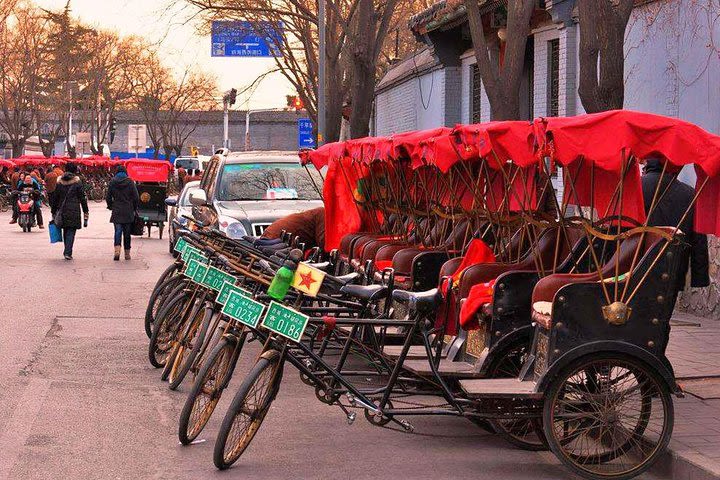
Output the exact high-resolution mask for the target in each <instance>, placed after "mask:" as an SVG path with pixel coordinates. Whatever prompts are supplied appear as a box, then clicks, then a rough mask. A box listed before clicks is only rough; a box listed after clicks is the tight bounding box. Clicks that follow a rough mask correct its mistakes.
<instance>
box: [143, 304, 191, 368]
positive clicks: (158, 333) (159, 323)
mask: <svg viewBox="0 0 720 480" xmlns="http://www.w3.org/2000/svg"><path fill="white" fill-rule="evenodd" d="M187 300H188V296H187V295H186V294H185V292H181V293H180V294H178V295H176V296H175V297H174V298H173V299H172V300H170V302H169V303H168V304H167V305H165V306H164V307H163V309H162V310H161V311H160V313H159V314H158V317H157V318H156V319H155V324H154V327H153V333H152V336H151V337H150V343H149V345H148V357H149V359H150V364H151V365H152V366H153V367H155V368H162V367H164V366H165V364H166V363H167V357H164V358H163V357H162V356H159V355H158V354H159V353H170V349H169V348H162V349H159V348H158V343H159V342H162V344H163V345H165V344H166V343H169V344H172V341H173V339H172V338H169V337H171V336H173V334H174V332H173V330H174V327H177V322H179V321H180V319H179V318H177V316H178V315H179V313H180V312H182V308H183V306H184V303H185V302H186V301H187ZM168 347H170V345H168Z"/></svg>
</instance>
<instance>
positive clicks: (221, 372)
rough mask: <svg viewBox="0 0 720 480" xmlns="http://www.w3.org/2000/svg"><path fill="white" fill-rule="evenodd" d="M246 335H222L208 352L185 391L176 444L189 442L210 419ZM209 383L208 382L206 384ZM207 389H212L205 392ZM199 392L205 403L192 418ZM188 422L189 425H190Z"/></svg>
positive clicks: (233, 367) (228, 379) (187, 443)
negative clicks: (208, 354) (229, 337)
mask: <svg viewBox="0 0 720 480" xmlns="http://www.w3.org/2000/svg"><path fill="white" fill-rule="evenodd" d="M245 337H246V334H245V333H243V334H242V335H241V336H240V338H238V339H237V340H232V341H231V340H228V339H227V338H222V339H221V340H220V342H219V343H218V344H217V345H216V346H215V348H214V349H213V351H212V352H211V353H210V356H209V357H208V359H207V361H206V362H205V363H204V364H203V366H202V367H201V368H200V372H199V373H198V376H197V379H196V380H195V383H194V384H193V386H192V389H191V390H190V393H189V394H188V397H187V400H185V405H184V406H183V409H182V412H181V413H180V426H179V429H178V437H179V439H180V443H182V444H183V445H189V444H190V443H192V441H193V440H195V439H196V438H197V436H198V435H199V434H200V432H202V431H203V429H204V428H205V425H207V422H208V421H209V420H210V417H211V416H212V414H213V412H214V411H215V407H217V404H218V402H219V401H220V398H221V397H222V394H223V392H224V391H225V388H226V387H227V385H228V383H229V381H230V377H232V374H233V371H234V370H235V366H236V365H237V360H238V357H239V356H240V352H241V351H242V347H243V344H244V343H245ZM210 382H212V384H211V385H207V384H208V383H210ZM208 389H212V390H211V392H210V393H209V394H208V393H207V391H208ZM201 395H205V396H209V397H210V398H209V400H208V403H207V404H206V405H205V406H204V407H203V408H202V412H201V415H202V416H201V417H200V418H194V417H193V412H195V410H196V405H195V404H196V402H197V401H198V399H199V398H200V396H201ZM191 422H192V424H191Z"/></svg>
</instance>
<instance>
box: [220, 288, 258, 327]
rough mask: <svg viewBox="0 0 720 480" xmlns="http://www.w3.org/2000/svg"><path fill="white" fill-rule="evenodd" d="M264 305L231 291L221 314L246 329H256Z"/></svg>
mask: <svg viewBox="0 0 720 480" xmlns="http://www.w3.org/2000/svg"><path fill="white" fill-rule="evenodd" d="M264 308H265V305H263V304H262V303H260V302H256V301H255V300H253V299H252V298H248V297H246V296H245V295H243V294H242V293H241V292H236V291H231V292H230V294H229V295H228V299H227V302H226V303H225V306H224V307H223V309H222V313H223V314H224V315H227V316H228V317H230V318H234V319H235V320H237V321H238V322H240V323H242V324H244V325H247V326H248V327H252V328H255V327H257V324H258V322H259V321H260V316H262V312H263V309H264Z"/></svg>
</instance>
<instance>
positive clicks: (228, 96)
mask: <svg viewBox="0 0 720 480" xmlns="http://www.w3.org/2000/svg"><path fill="white" fill-rule="evenodd" d="M236 98H237V90H235V89H234V88H231V89H230V90H228V91H227V92H225V93H224V94H223V148H227V149H228V150H229V149H230V131H229V130H230V118H229V113H228V112H229V110H230V106H231V105H234V104H235V99H236ZM246 127H247V124H246Z"/></svg>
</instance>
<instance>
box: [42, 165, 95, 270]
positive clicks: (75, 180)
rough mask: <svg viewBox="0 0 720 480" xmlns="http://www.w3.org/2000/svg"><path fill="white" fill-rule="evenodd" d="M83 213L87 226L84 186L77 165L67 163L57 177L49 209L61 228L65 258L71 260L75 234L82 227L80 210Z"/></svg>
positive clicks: (87, 211)
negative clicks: (60, 174)
mask: <svg viewBox="0 0 720 480" xmlns="http://www.w3.org/2000/svg"><path fill="white" fill-rule="evenodd" d="M81 209H82V212H83V213H84V217H85V222H84V223H85V226H86V227H87V221H88V217H89V215H90V211H89V209H88V203H87V197H86V196H85V188H84V186H83V183H82V181H81V180H80V177H78V175H77V165H75V164H74V163H68V164H67V165H66V166H65V173H64V174H63V175H62V176H61V177H60V178H59V179H58V181H57V185H56V187H55V191H54V192H53V194H52V195H51V196H50V211H51V213H52V216H53V221H54V222H55V225H56V226H57V227H58V228H60V229H62V232H63V242H64V243H65V250H64V251H63V256H64V257H65V260H72V258H73V256H72V254H73V245H74V244H75V234H76V233H77V231H78V230H80V229H81V228H82V227H83V222H82V220H81V218H80V211H81Z"/></svg>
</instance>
